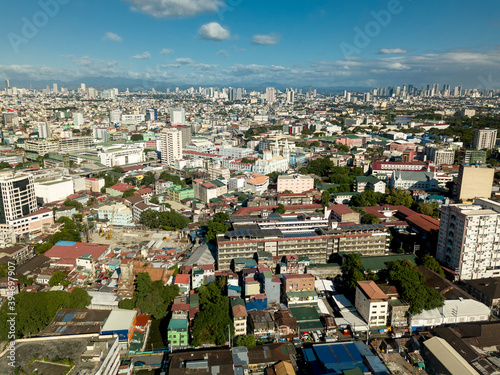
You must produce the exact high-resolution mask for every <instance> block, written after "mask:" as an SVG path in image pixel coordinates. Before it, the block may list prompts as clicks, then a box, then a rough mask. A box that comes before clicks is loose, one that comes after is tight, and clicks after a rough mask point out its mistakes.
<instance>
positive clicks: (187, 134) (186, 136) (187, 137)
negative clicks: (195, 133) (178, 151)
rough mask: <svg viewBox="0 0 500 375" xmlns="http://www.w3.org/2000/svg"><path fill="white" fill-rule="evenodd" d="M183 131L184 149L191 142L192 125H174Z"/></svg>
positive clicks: (173, 126)
mask: <svg viewBox="0 0 500 375" xmlns="http://www.w3.org/2000/svg"><path fill="white" fill-rule="evenodd" d="M172 128H175V129H178V130H179V131H180V132H181V133H182V149H185V148H186V146H187V145H188V144H190V143H191V125H172Z"/></svg>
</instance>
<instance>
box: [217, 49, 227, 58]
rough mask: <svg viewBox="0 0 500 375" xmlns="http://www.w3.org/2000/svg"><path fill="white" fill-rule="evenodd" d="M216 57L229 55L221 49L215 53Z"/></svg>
mask: <svg viewBox="0 0 500 375" xmlns="http://www.w3.org/2000/svg"><path fill="white" fill-rule="evenodd" d="M217 55H218V56H224V57H229V53H228V52H227V51H226V50H224V49H221V50H220V51H219V52H217Z"/></svg>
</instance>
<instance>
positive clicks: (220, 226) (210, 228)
mask: <svg viewBox="0 0 500 375" xmlns="http://www.w3.org/2000/svg"><path fill="white" fill-rule="evenodd" d="M228 219H229V215H228V214H227V213H225V212H217V213H216V214H215V215H214V217H213V219H212V220H210V221H209V222H208V223H207V233H206V234H205V239H206V240H207V241H215V238H216V237H217V235H218V234H222V233H226V232H227V231H228V230H229V229H231V224H229V223H228V222H227V220H228Z"/></svg>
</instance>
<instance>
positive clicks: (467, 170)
mask: <svg viewBox="0 0 500 375" xmlns="http://www.w3.org/2000/svg"><path fill="white" fill-rule="evenodd" d="M494 175H495V169H494V168H491V167H490V166H489V165H477V164H476V165H466V164H461V165H460V169H459V170H458V177H457V181H456V182H455V198H456V199H459V200H462V201H471V200H473V199H474V198H489V197H490V196H491V187H492V186H493V177H494Z"/></svg>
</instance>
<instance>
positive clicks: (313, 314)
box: [290, 306, 319, 322]
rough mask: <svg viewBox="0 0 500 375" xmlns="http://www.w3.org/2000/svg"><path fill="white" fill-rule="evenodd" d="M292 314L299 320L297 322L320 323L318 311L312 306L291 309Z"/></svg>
mask: <svg viewBox="0 0 500 375" xmlns="http://www.w3.org/2000/svg"><path fill="white" fill-rule="evenodd" d="M290 314H292V316H293V317H295V319H297V322H299V321H300V322H303V321H304V322H305V321H311V320H318V322H319V314H318V311H317V310H316V309H315V308H314V307H312V306H300V307H291V308H290Z"/></svg>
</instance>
